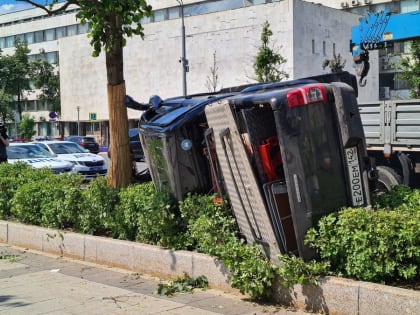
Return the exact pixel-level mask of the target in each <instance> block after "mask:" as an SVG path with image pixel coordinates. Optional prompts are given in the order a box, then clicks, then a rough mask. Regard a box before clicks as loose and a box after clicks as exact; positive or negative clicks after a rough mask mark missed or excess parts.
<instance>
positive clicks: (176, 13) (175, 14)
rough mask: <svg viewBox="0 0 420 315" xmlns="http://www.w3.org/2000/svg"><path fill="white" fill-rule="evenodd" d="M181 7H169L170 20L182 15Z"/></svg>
mask: <svg viewBox="0 0 420 315" xmlns="http://www.w3.org/2000/svg"><path fill="white" fill-rule="evenodd" d="M180 11H181V9H180V8H179V7H174V8H169V9H168V20H173V19H177V18H179V17H180V16H181V13H180Z"/></svg>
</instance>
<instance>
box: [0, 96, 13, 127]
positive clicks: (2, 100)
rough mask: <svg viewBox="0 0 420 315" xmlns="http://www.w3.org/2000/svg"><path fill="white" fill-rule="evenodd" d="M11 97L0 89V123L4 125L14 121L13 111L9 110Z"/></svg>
mask: <svg viewBox="0 0 420 315" xmlns="http://www.w3.org/2000/svg"><path fill="white" fill-rule="evenodd" d="M11 100H12V96H11V95H10V94H7V93H6V92H5V91H4V89H3V88H0V122H1V123H6V122H8V121H12V120H13V119H14V115H13V111H12V109H11V108H10V102H11Z"/></svg>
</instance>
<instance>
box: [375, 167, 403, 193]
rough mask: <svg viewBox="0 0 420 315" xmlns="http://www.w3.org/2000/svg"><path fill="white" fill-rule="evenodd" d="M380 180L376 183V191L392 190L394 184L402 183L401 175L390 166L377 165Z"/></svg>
mask: <svg viewBox="0 0 420 315" xmlns="http://www.w3.org/2000/svg"><path fill="white" fill-rule="evenodd" d="M376 169H377V171H378V181H377V183H376V187H375V192H376V193H380V192H384V191H387V190H388V191H389V190H391V188H392V186H395V185H401V184H402V182H403V181H402V178H401V176H400V175H399V174H398V173H397V172H396V171H395V170H393V169H392V168H391V167H388V166H377V167H376Z"/></svg>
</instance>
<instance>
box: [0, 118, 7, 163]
mask: <svg viewBox="0 0 420 315" xmlns="http://www.w3.org/2000/svg"><path fill="white" fill-rule="evenodd" d="M8 146H9V136H8V135H7V128H6V126H5V125H3V124H0V163H3V162H7V151H6V147H8Z"/></svg>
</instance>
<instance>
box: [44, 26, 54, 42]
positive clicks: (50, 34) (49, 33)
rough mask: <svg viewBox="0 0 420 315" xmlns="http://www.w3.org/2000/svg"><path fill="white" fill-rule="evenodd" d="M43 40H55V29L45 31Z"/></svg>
mask: <svg viewBox="0 0 420 315" xmlns="http://www.w3.org/2000/svg"><path fill="white" fill-rule="evenodd" d="M45 40H46V41H49V40H55V29H54V28H51V29H49V30H45Z"/></svg>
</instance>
